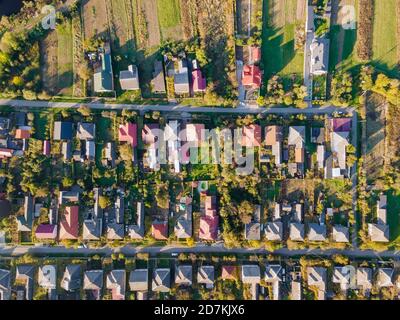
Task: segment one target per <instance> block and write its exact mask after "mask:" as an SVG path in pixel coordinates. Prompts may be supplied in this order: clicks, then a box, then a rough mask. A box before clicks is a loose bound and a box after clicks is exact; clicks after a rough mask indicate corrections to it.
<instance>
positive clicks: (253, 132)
mask: <svg viewBox="0 0 400 320" xmlns="http://www.w3.org/2000/svg"><path fill="white" fill-rule="evenodd" d="M242 146H243V147H260V146H261V127H260V126H259V125H258V124H252V125H249V126H246V127H243V131H242Z"/></svg>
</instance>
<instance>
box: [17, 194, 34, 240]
mask: <svg viewBox="0 0 400 320" xmlns="http://www.w3.org/2000/svg"><path fill="white" fill-rule="evenodd" d="M33 210H34V200H33V198H32V196H31V195H27V196H25V198H24V215H23V216H18V217H17V230H18V231H20V232H31V231H32V228H33V214H34V212H33Z"/></svg>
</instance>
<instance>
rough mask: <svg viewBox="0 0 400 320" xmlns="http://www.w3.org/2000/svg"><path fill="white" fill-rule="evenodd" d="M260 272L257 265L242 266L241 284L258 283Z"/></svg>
mask: <svg viewBox="0 0 400 320" xmlns="http://www.w3.org/2000/svg"><path fill="white" fill-rule="evenodd" d="M260 280H261V271H260V267H259V266H257V265H243V266H242V282H243V283H260Z"/></svg>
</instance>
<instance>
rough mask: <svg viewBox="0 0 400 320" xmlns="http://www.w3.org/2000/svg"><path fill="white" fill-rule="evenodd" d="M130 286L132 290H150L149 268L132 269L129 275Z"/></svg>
mask: <svg viewBox="0 0 400 320" xmlns="http://www.w3.org/2000/svg"><path fill="white" fill-rule="evenodd" d="M129 287H130V289H131V291H145V292H147V291H148V290H149V270H147V269H136V270H133V271H131V274H130V276H129Z"/></svg>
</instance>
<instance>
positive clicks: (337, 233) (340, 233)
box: [332, 225, 349, 242]
mask: <svg viewBox="0 0 400 320" xmlns="http://www.w3.org/2000/svg"><path fill="white" fill-rule="evenodd" d="M332 238H333V241H335V242H349V228H347V227H344V226H341V225H335V226H333V227H332Z"/></svg>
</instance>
